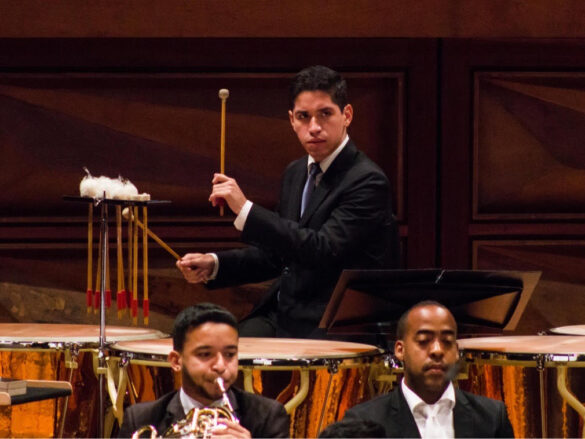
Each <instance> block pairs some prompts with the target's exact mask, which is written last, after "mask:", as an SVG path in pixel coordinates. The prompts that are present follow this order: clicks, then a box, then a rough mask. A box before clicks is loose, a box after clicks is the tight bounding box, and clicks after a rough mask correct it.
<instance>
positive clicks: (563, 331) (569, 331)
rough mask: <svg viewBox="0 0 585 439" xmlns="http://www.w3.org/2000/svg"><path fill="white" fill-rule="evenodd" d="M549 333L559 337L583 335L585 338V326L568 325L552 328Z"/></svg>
mask: <svg viewBox="0 0 585 439" xmlns="http://www.w3.org/2000/svg"><path fill="white" fill-rule="evenodd" d="M549 332H551V333H553V334H558V335H583V336H585V325H567V326H559V327H557V328H552V329H550V330H549Z"/></svg>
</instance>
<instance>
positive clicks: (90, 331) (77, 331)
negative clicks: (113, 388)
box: [0, 323, 166, 348]
mask: <svg viewBox="0 0 585 439" xmlns="http://www.w3.org/2000/svg"><path fill="white" fill-rule="evenodd" d="M99 336H100V327H99V326H98V325H76V324H58V323H0V345H2V347H4V348H6V347H17V346H18V345H20V344H47V343H65V344H80V345H89V346H94V345H95V346H97V345H99ZM165 336H166V334H164V333H163V332H161V331H159V330H157V329H151V328H138V327H130V326H106V342H107V343H114V342H119V341H130V340H146V339H157V338H162V337H165Z"/></svg>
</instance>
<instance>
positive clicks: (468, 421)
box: [343, 387, 514, 438]
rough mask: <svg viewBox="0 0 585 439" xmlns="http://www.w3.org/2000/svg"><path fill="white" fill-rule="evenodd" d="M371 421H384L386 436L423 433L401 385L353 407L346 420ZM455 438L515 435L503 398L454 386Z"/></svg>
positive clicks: (344, 420) (412, 435) (415, 435)
mask: <svg viewBox="0 0 585 439" xmlns="http://www.w3.org/2000/svg"><path fill="white" fill-rule="evenodd" d="M364 419H367V420H370V421H374V422H377V423H379V424H382V425H383V426H384V428H385V429H386V436H387V437H418V438H420V433H419V431H418V427H417V426H416V422H415V420H414V416H413V415H412V412H411V411H410V408H409V407H408V403H407V402H406V399H405V398H404V394H403V393H402V390H401V389H400V387H398V388H397V389H396V390H394V391H393V392H391V393H388V394H386V395H382V396H379V397H377V398H374V399H372V400H370V401H367V402H364V403H362V404H358V405H356V406H355V407H352V408H351V409H349V410H348V411H347V412H345V416H344V418H343V422H348V421H357V420H364ZM453 424H454V427H455V437H456V438H459V437H505V438H509V437H514V431H513V430H512V425H511V424H510V420H509V419H508V413H507V412H506V406H505V405H504V403H503V402H501V401H496V400H494V399H490V398H486V397H484V396H478V395H474V394H472V393H468V392H464V391H462V390H459V389H455V407H454V408H453Z"/></svg>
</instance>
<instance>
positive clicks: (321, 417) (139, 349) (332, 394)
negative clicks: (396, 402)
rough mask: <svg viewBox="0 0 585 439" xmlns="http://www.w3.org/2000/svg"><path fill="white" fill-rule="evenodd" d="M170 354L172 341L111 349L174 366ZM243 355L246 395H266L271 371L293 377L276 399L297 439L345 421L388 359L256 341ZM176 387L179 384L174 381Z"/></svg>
mask: <svg viewBox="0 0 585 439" xmlns="http://www.w3.org/2000/svg"><path fill="white" fill-rule="evenodd" d="M171 350H172V340H171V339H160V340H150V341H148V340H144V341H133V342H121V343H116V344H115V345H113V346H112V358H111V359H110V361H115V360H116V359H118V361H119V362H120V363H126V364H129V365H131V366H132V365H133V367H136V366H148V367H152V366H159V367H169V366H170V365H169V363H168V362H167V355H168V353H169V352H170V351H171ZM238 351H239V352H238V357H239V369H240V371H241V372H242V375H243V386H244V388H245V389H246V390H247V391H251V392H256V393H263V389H264V387H265V385H266V384H267V381H268V380H271V379H272V377H271V373H272V372H276V371H289V372H290V377H289V378H288V379H287V382H286V383H285V386H286V388H285V389H284V390H283V391H282V392H281V393H280V395H279V396H278V398H277V399H279V400H280V401H281V402H283V403H284V404H285V407H286V409H287V411H288V412H289V414H290V415H291V435H292V436H294V437H316V436H317V434H318V432H319V431H320V430H322V429H323V428H324V427H325V426H326V425H328V424H330V423H332V422H335V421H336V420H339V419H341V418H342V417H343V414H344V413H345V410H346V409H347V408H349V407H351V406H353V405H355V404H357V403H359V402H362V401H363V400H365V399H366V398H369V397H371V396H372V394H371V386H370V385H369V378H370V375H371V372H372V366H373V365H374V364H383V354H384V353H383V352H382V351H381V350H380V349H378V348H377V347H375V346H371V345H366V344H359V343H349V342H341V341H328V340H307V339H302V340H301V339H286V338H253V337H241V338H240V343H239V348H238ZM131 370H133V369H131ZM132 373H133V374H134V373H135V372H132ZM174 387H176V388H177V387H179V385H177V383H176V382H175V386H174ZM169 390H170V389H169ZM120 391H121V389H118V394H119V393H120Z"/></svg>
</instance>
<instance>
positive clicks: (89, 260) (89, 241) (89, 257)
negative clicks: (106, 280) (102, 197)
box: [85, 203, 93, 314]
mask: <svg viewBox="0 0 585 439" xmlns="http://www.w3.org/2000/svg"><path fill="white" fill-rule="evenodd" d="M92 257H93V204H92V203H89V212H88V215H87V290H86V292H85V302H86V305H87V313H88V314H90V313H91V308H92V305H93V304H92V299H93V289H92V280H93V279H92V277H93V265H92V264H93V260H92Z"/></svg>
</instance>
